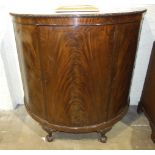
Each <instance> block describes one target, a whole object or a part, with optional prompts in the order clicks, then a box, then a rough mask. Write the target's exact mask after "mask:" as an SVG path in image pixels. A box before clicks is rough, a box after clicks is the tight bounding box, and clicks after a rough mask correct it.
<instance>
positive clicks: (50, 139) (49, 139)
mask: <svg viewBox="0 0 155 155" xmlns="http://www.w3.org/2000/svg"><path fill="white" fill-rule="evenodd" d="M42 128H43V129H44V130H45V131H46V132H47V133H48V135H47V136H46V137H45V139H46V141H47V142H52V141H53V140H54V136H53V133H54V132H56V131H55V130H53V129H50V128H47V127H44V126H43V127H42Z"/></svg>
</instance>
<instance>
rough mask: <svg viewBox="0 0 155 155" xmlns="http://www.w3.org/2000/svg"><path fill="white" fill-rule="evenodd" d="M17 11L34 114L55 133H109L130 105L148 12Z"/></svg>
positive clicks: (16, 25) (25, 80)
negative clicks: (55, 13)
mask: <svg viewBox="0 0 155 155" xmlns="http://www.w3.org/2000/svg"><path fill="white" fill-rule="evenodd" d="M144 12H145V10H143V11H141V12H133V13H124V14H109V15H105V16H104V15H99V16H93V15H92V16H90V15H81V16H80V15H78V16H77V15H60V14H59V16H37V15H17V14H12V16H13V22H14V30H15V36H16V43H17V48H18V56H19V61H20V68H21V74H22V81H23V87H24V93H25V105H26V109H27V110H28V112H29V113H30V115H31V116H32V117H33V118H34V119H36V120H37V121H38V122H39V123H40V124H41V125H42V126H43V128H44V129H45V130H46V131H47V132H48V133H50V134H49V135H48V137H47V140H48V141H52V140H53V138H52V132H53V131H64V132H73V133H80V132H94V131H95V132H100V133H101V139H100V140H101V142H105V141H106V137H105V135H104V134H105V132H107V131H109V130H110V129H111V128H112V126H113V124H114V123H116V122H117V121H118V120H120V119H121V118H122V117H123V115H124V114H125V113H126V111H127V109H128V105H129V90H130V84H131V78H132V71H133V67H134V60H135V55H136V49H137V43H138V36H139V29H140V25H141V20H142V17H143V13H144Z"/></svg>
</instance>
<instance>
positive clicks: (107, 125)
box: [25, 104, 129, 133]
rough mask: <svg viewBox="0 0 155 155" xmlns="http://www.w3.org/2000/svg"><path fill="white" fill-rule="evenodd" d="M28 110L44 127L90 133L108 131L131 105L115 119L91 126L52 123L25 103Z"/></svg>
mask: <svg viewBox="0 0 155 155" xmlns="http://www.w3.org/2000/svg"><path fill="white" fill-rule="evenodd" d="M25 107H26V110H27V112H28V113H29V114H30V115H31V117H32V118H33V119H35V120H36V121H37V122H39V124H40V125H41V126H42V127H43V128H44V127H46V128H49V129H53V130H56V131H62V132H69V133H89V132H100V131H108V130H110V129H111V128H112V126H113V125H114V124H115V123H116V122H118V121H119V120H121V119H122V118H123V116H124V115H125V114H126V113H127V111H128V108H129V105H127V106H126V107H124V109H122V111H121V112H120V113H119V114H118V115H117V116H116V117H114V118H113V119H111V120H109V121H107V122H103V123H100V124H94V125H90V126H83V127H69V126H60V125H56V124H51V123H48V122H47V121H46V120H44V119H42V118H40V117H38V116H37V115H35V114H34V113H33V112H32V111H31V110H30V108H29V107H28V105H27V104H25Z"/></svg>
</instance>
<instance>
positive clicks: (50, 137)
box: [46, 133, 54, 142]
mask: <svg viewBox="0 0 155 155" xmlns="http://www.w3.org/2000/svg"><path fill="white" fill-rule="evenodd" d="M53 140H54V137H53V133H49V134H48V135H47V136H46V141H47V142H52V141H53Z"/></svg>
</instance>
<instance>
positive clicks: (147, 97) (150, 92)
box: [137, 42, 155, 142]
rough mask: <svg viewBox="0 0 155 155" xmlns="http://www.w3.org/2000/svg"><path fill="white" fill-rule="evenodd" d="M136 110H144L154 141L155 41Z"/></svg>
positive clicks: (154, 140) (139, 111)
mask: <svg viewBox="0 0 155 155" xmlns="http://www.w3.org/2000/svg"><path fill="white" fill-rule="evenodd" d="M137 111H138V113H141V112H142V111H144V113H145V115H146V116H147V118H148V119H149V121H150V126H151V129H152V134H151V138H152V141H153V142H155V42H154V43H153V48H152V52H151V57H150V62H149V66H148V70H147V74H146V78H145V82H144V88H143V91H142V96H141V99H140V102H139V105H138V109H137Z"/></svg>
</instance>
